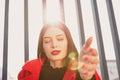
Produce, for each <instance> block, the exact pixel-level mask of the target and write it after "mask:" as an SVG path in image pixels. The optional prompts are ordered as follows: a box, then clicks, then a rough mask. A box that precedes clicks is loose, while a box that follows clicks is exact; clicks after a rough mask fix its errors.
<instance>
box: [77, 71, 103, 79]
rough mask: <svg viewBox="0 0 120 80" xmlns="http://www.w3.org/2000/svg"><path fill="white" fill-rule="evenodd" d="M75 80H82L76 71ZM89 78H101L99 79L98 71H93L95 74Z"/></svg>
mask: <svg viewBox="0 0 120 80" xmlns="http://www.w3.org/2000/svg"><path fill="white" fill-rule="evenodd" d="M76 80H82V78H81V77H80V74H79V72H77V74H76ZM90 80H101V79H100V76H99V75H98V73H97V72H95V74H94V75H93V77H92V78H91V79H90Z"/></svg>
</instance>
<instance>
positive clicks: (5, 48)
mask: <svg viewBox="0 0 120 80" xmlns="http://www.w3.org/2000/svg"><path fill="white" fill-rule="evenodd" d="M8 18H9V0H5V21H4V40H3V41H4V45H3V69H2V80H7V60H8Z"/></svg>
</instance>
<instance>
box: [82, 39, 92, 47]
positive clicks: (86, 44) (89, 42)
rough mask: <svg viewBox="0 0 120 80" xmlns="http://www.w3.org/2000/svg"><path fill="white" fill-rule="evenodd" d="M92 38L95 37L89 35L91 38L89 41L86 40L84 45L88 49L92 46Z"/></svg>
mask: <svg viewBox="0 0 120 80" xmlns="http://www.w3.org/2000/svg"><path fill="white" fill-rule="evenodd" d="M92 39H93V37H89V38H88V39H87V41H86V42H85V45H84V49H87V48H89V47H90V45H91V43H92Z"/></svg>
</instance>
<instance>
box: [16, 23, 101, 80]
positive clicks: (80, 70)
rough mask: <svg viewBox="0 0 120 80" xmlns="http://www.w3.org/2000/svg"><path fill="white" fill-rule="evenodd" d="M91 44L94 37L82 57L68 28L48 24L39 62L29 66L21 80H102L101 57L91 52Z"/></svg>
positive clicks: (29, 63)
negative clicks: (99, 73)
mask: <svg viewBox="0 0 120 80" xmlns="http://www.w3.org/2000/svg"><path fill="white" fill-rule="evenodd" d="M91 43H92V38H91V37H90V38H89V39H88V40H87V41H86V43H85V45H84V46H83V48H82V50H81V53H80V56H78V51H77V49H76V47H75V45H74V43H73V40H72V37H71V35H70V32H69V30H68V28H67V27H66V25H65V24H63V23H48V24H45V25H44V26H43V28H42V30H41V33H40V37H39V41H38V53H37V57H38V59H35V60H32V61H28V62H26V63H25V65H24V66H23V67H22V70H21V71H20V72H19V74H18V80H100V77H99V75H98V74H97V72H96V68H97V65H98V62H99V61H98V58H97V57H98V53H97V51H96V50H95V49H94V48H90V45H91ZM78 58H79V59H78Z"/></svg>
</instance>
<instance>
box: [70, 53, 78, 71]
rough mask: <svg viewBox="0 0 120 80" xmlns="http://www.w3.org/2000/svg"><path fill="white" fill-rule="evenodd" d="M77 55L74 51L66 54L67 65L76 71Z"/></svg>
mask: <svg viewBox="0 0 120 80" xmlns="http://www.w3.org/2000/svg"><path fill="white" fill-rule="evenodd" d="M77 57H78V56H77V55H76V53H75V52H70V53H69V55H68V58H69V63H68V67H69V68H70V69H71V70H73V71H76V70H77V69H78V58H77Z"/></svg>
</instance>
